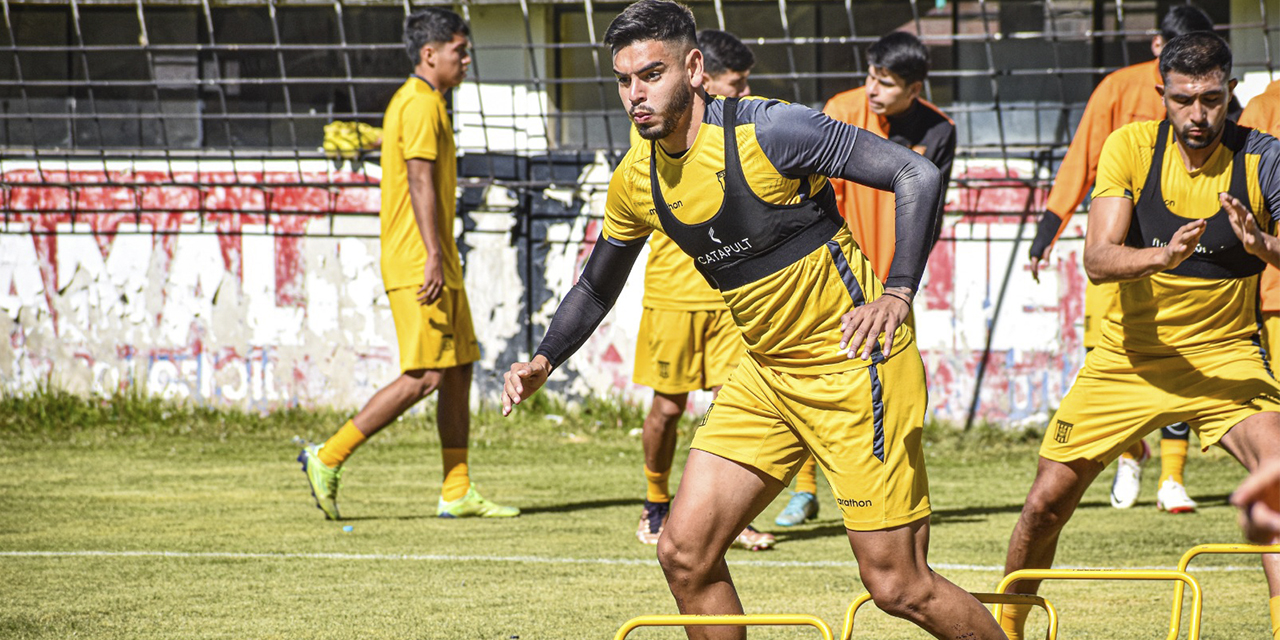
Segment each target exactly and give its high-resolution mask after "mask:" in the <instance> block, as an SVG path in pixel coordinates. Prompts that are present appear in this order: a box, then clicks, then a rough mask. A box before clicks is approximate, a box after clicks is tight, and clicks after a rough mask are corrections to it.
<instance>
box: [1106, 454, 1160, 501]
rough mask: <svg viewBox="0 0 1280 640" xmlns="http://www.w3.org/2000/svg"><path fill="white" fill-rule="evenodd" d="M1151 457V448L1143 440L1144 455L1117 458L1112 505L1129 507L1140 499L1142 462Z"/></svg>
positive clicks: (1112, 483)
mask: <svg viewBox="0 0 1280 640" xmlns="http://www.w3.org/2000/svg"><path fill="white" fill-rule="evenodd" d="M1149 458H1151V448H1150V447H1148V446H1147V443H1146V442H1142V455H1141V456H1140V457H1139V458H1138V459H1137V460H1133V459H1130V458H1125V457H1121V458H1120V459H1118V460H1116V478H1115V480H1112V481H1111V506H1113V507H1115V508H1117V509H1128V508H1129V507H1132V506H1133V505H1134V503H1135V502H1137V501H1138V492H1139V491H1140V490H1141V489H1142V463H1144V462H1146V461H1147V460H1148V459H1149Z"/></svg>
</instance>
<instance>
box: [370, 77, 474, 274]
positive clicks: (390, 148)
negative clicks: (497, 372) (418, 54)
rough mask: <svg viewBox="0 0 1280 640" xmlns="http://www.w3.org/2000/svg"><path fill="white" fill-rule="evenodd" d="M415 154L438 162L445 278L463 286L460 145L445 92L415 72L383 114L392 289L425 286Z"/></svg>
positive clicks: (435, 176) (386, 256)
mask: <svg viewBox="0 0 1280 640" xmlns="http://www.w3.org/2000/svg"><path fill="white" fill-rule="evenodd" d="M410 159H418V160H430V161H432V162H434V163H435V167H434V169H433V171H432V174H431V177H432V180H433V182H434V183H435V191H436V224H437V227H438V229H437V232H438V234H439V242H440V251H441V254H442V255H441V256H440V258H441V260H440V262H441V264H442V266H443V269H444V284H445V286H446V287H450V288H453V289H461V288H462V259H461V258H460V257H459V256H458V244H457V241H455V240H454V238H453V222H454V219H455V218H456V217H457V208H456V205H457V197H458V195H457V191H458V149H457V147H456V146H455V144H454V141H453V123H452V122H451V121H450V119H449V113H448V111H447V110H446V103H445V99H444V96H443V95H441V93H440V92H439V91H436V89H435V87H433V86H431V83H429V82H427V81H426V80H424V79H423V78H421V77H419V76H412V77H410V78H409V80H408V81H406V82H405V83H404V84H403V85H401V87H400V89H399V90H397V91H396V93H395V95H394V96H392V97H391V103H390V104H388V105H387V112H386V114H385V116H384V117H383V120H382V207H381V211H380V212H379V216H378V217H379V219H380V221H381V223H382V233H381V238H382V283H383V286H384V287H386V289H387V290H388V291H390V290H392V289H399V288H402V287H420V286H422V282H423V279H422V270H423V269H424V268H425V267H426V264H427V249H426V246H425V245H423V243H422V236H421V235H419V233H418V221H417V220H416V219H415V218H414V215H413V204H412V202H411V201H410V199H409V165H408V161H409V160H410Z"/></svg>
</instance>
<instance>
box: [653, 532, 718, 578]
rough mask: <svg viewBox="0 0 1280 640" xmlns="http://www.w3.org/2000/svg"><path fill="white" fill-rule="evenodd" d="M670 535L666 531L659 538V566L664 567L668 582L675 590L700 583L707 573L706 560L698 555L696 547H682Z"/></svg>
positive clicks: (663, 570)
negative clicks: (701, 577) (700, 579)
mask: <svg viewBox="0 0 1280 640" xmlns="http://www.w3.org/2000/svg"><path fill="white" fill-rule="evenodd" d="M669 533H670V532H669V531H664V532H663V534H662V536H661V537H659V538H658V564H659V565H661V566H662V572H663V573H664V574H666V576H667V582H668V583H669V584H670V585H671V587H672V588H673V589H674V588H679V587H680V586H684V585H689V584H693V583H696V582H698V580H699V578H700V576H702V575H705V573H706V566H707V563H706V562H705V559H704V558H702V557H700V555H699V554H698V553H697V548H696V546H691V545H681V544H680V543H679V541H678V540H677V539H676V538H675V536H672V535H668V534H669Z"/></svg>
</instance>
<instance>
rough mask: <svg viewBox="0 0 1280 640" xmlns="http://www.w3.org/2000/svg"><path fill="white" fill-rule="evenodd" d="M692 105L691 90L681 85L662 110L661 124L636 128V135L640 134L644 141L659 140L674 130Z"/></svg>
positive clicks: (687, 86)
mask: <svg viewBox="0 0 1280 640" xmlns="http://www.w3.org/2000/svg"><path fill="white" fill-rule="evenodd" d="M691 104H693V89H691V88H690V87H689V85H686V84H681V85H680V88H679V89H678V90H676V93H675V95H673V96H671V102H670V104H668V105H667V108H666V109H663V110H662V113H661V114H660V116H661V122H659V123H658V124H650V125H646V126H639V125H637V126H636V133H639V134H640V137H641V138H644V139H645V140H661V139H663V138H665V137H667V136H669V135H671V132H672V131H675V130H676V126H677V125H678V124H679V123H680V118H681V117H682V116H683V115H684V113H685V112H686V111H688V110H689V105H691Z"/></svg>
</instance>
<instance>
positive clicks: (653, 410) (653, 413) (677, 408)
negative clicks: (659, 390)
mask: <svg viewBox="0 0 1280 640" xmlns="http://www.w3.org/2000/svg"><path fill="white" fill-rule="evenodd" d="M682 415H684V404H683V403H677V402H675V401H674V400H672V399H671V398H668V397H666V396H663V395H661V394H654V397H653V406H651V407H650V408H649V417H650V418H652V419H654V420H657V421H659V422H661V423H662V424H672V423H674V422H676V421H677V420H679V419H680V416H682Z"/></svg>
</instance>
